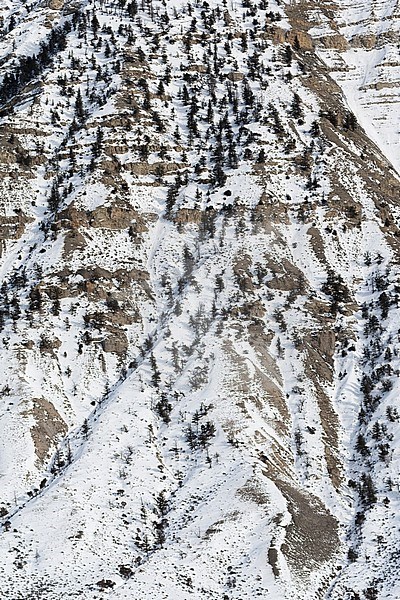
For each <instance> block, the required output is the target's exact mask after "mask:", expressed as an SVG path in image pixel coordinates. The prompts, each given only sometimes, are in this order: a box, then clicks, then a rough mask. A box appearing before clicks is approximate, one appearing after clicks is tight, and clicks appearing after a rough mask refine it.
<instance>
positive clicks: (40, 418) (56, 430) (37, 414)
mask: <svg viewBox="0 0 400 600" xmlns="http://www.w3.org/2000/svg"><path fill="white" fill-rule="evenodd" d="M32 416H33V418H34V419H35V422H36V423H35V425H34V426H33V427H32V428H31V435H32V440H33V443H34V445H35V452H36V456H37V457H38V459H39V460H40V461H41V462H43V461H44V460H45V458H46V456H47V455H48V452H49V450H50V448H51V447H52V446H53V444H54V443H55V442H56V440H57V438H58V437H59V436H63V435H65V434H66V433H67V424H66V423H65V421H64V420H63V418H62V417H61V416H60V414H59V413H58V412H57V411H56V409H55V408H54V405H53V404H52V403H51V402H50V401H48V400H46V399H45V398H35V399H33V409H32Z"/></svg>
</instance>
